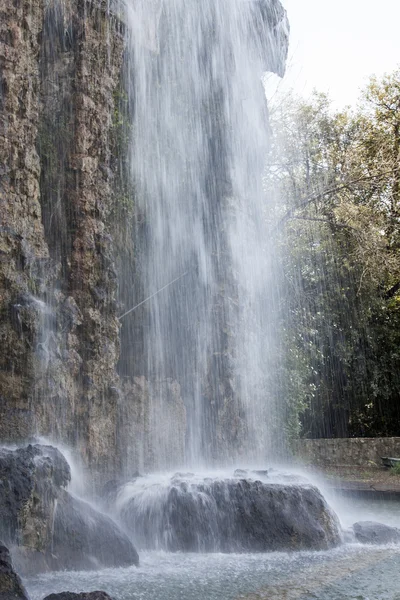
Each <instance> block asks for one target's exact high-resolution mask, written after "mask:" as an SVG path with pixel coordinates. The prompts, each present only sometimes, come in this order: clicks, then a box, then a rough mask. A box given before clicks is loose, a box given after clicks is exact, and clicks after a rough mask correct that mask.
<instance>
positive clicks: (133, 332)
mask: <svg viewBox="0 0 400 600" xmlns="http://www.w3.org/2000/svg"><path fill="white" fill-rule="evenodd" d="M127 14H128V23H129V27H130V33H131V35H130V45H129V47H128V51H127V71H128V76H127V90H128V96H129V102H130V106H131V111H132V115H133V116H132V140H131V174H132V181H133V185H134V188H135V203H136V206H135V214H136V224H135V227H134V230H133V233H132V235H133V240H134V246H135V252H136V259H135V260H136V264H135V269H134V273H133V275H132V265H131V264H129V265H126V269H124V272H123V273H122V274H121V287H123V288H124V290H125V292H124V298H123V300H124V310H122V311H121V312H122V313H123V314H124V313H126V312H127V311H129V310H130V309H131V307H133V306H136V305H140V306H138V309H137V310H135V311H132V312H131V313H129V314H127V315H125V316H123V318H121V323H122V348H121V354H122V359H121V374H122V376H123V377H124V379H125V380H127V379H129V378H131V377H133V376H144V377H145V378H146V380H147V381H148V385H149V396H150V398H149V400H148V402H149V403H150V409H149V417H148V422H147V423H146V427H147V428H148V431H149V432H150V433H149V435H150V437H151V442H150V446H151V452H150V453H149V454H151V457H152V458H151V464H146V459H142V464H139V465H138V464H136V465H134V466H135V468H138V467H139V469H140V468H146V467H147V468H149V467H150V468H153V469H154V468H159V469H162V468H174V467H176V466H178V465H179V464H189V465H199V464H210V463H218V464H222V463H232V462H233V461H235V459H236V458H237V457H238V456H243V455H245V456H246V458H247V459H256V458H258V459H259V458H263V457H265V455H266V453H267V452H268V451H271V448H274V449H277V446H280V447H281V446H282V445H283V444H281V443H280V442H281V441H282V440H281V439H279V443H278V444H277V438H276V435H275V433H276V430H279V426H280V423H279V419H278V416H277V414H276V413H277V410H278V409H277V406H276V403H277V402H278V399H277V395H276V393H275V390H274V385H275V384H276V380H275V377H276V372H275V366H276V365H275V366H274V349H275V344H276V343H277V340H276V338H275V323H274V317H273V303H274V294H273V288H274V282H273V280H272V273H273V270H272V268H271V262H273V260H274V249H273V246H272V243H271V241H270V239H269V236H268V227H267V225H268V224H267V215H266V201H265V198H264V195H263V190H262V174H263V165H264V162H265V153H266V148H267V145H268V119H267V108H266V100H265V94H264V89H263V85H262V82H261V80H262V76H263V73H264V72H265V70H267V69H270V70H274V71H277V72H280V73H282V72H283V70H284V62H285V57H286V52H287V35H288V31H287V21H286V16H285V13H284V11H283V9H282V7H281V6H280V4H278V3H277V2H275V0H272V1H267V0H250V1H248V0H201V1H200V0H192V1H190V2H188V1H187V0H164V1H163V0H151V1H149V0H128V1H127ZM129 277H132V279H131V280H129ZM170 282H174V283H173V284H172V285H171V286H168V288H166V287H165V286H167V285H168V284H169V283H170ZM158 290H162V291H161V292H160V293H156V292H157V291H158ZM147 298H150V299H149V300H148V301H147V302H145V303H144V304H141V302H142V301H143V299H147ZM138 336H139V337H140V336H142V345H140V343H139V342H138ZM135 344H136V346H137V347H138V348H139V350H138V351H137V353H136V354H135V351H134V349H132V348H134V347H135ZM128 356H129V358H127V357H128ZM171 381H176V382H177V383H178V384H179V389H180V394H181V396H182V399H183V404H184V407H185V408H184V410H181V412H180V413H179V414H177V413H176V410H175V408H174V405H173V403H171V402H169V400H168V397H169V386H170V385H171ZM127 401H128V402H129V401H131V402H133V400H132V399H129V398H128V400H127ZM279 402H280V399H279ZM178 419H180V421H182V422H183V427H182V428H181V430H182V431H183V433H182V431H181V430H180V429H179V426H178V423H177V421H178ZM174 436H176V437H179V436H181V437H184V440H183V443H182V444H180V445H179V444H177V445H176V446H177V449H176V448H174V444H173V443H172V440H173V438H174ZM272 439H273V440H274V441H273V442H272ZM182 447H184V450H183V451H182V450H181V448H182Z"/></svg>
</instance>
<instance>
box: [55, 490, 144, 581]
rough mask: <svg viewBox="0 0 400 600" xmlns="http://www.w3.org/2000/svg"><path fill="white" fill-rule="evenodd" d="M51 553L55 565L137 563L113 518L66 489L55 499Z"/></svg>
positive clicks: (118, 565) (87, 566)
mask: <svg viewBox="0 0 400 600" xmlns="http://www.w3.org/2000/svg"><path fill="white" fill-rule="evenodd" d="M52 554H53V557H54V558H53V565H52V566H53V568H55V569H63V568H68V569H94V568H98V567H99V566H102V567H120V566H129V565H138V564H139V556H138V554H137V552H136V550H135V548H134V547H133V545H132V543H131V541H130V540H129V539H128V537H127V536H126V535H125V534H124V532H123V531H121V530H120V529H119V527H118V526H117V525H116V523H114V521H112V520H111V519H110V518H109V517H107V516H106V515H104V514H102V513H100V512H98V511H97V510H95V509H94V508H93V507H92V506H91V505H90V504H87V503H86V502H83V501H82V500H79V499H78V498H74V497H73V496H71V495H70V494H68V493H66V492H64V493H63V494H61V496H60V498H59V500H58V505H57V511H56V516H55V521H54V535H53V545H52Z"/></svg>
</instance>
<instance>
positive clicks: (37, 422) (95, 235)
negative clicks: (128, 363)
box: [0, 0, 123, 478]
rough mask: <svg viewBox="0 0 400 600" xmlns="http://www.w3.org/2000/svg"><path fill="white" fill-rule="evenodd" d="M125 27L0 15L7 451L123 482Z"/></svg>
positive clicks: (101, 20) (93, 18)
mask: <svg viewBox="0 0 400 600" xmlns="http://www.w3.org/2000/svg"><path fill="white" fill-rule="evenodd" d="M122 52H123V35H122V26H121V22H120V21H119V19H118V18H117V17H116V15H115V14H114V13H113V12H112V11H110V9H109V7H108V3H107V2H103V1H102V0H93V1H92V0H66V2H62V3H59V2H47V1H46V0H34V1H33V2H31V1H30V0H21V1H20V2H17V3H11V4H10V3H7V2H6V3H2V5H1V8H0V71H1V81H0V87H1V100H0V164H1V165H2V166H1V169H0V176H1V191H0V315H1V319H0V342H1V347H2V353H1V357H0V370H1V376H0V440H2V441H4V442H19V441H21V440H27V439H29V437H30V436H32V435H33V434H38V433H39V434H41V435H46V436H51V437H52V438H53V439H58V440H62V441H64V442H67V443H70V444H73V445H75V446H76V447H78V448H79V449H80V451H81V453H82V456H83V458H84V460H85V462H86V463H87V465H88V466H89V467H91V468H92V469H93V472H94V474H95V475H96V476H97V477H98V478H101V476H102V475H104V477H106V476H107V475H109V474H110V473H112V472H114V471H115V467H116V466H117V463H118V457H117V452H116V445H117V444H116V428H117V421H118V415H117V408H118V407H117V401H118V394H117V393H116V392H115V389H116V388H117V387H118V377H117V374H116V368H115V367H116V362H117V359H118V335H119V325H118V320H117V318H116V305H115V296H116V275H115V272H114V268H113V257H112V253H111V238H110V235H109V229H110V227H109V223H108V221H109V214H110V212H111V210H112V206H113V191H112V178H113V164H112V157H111V148H112V136H113V117H114V94H115V90H116V88H117V87H118V85H119V78H120V69H121V64H122Z"/></svg>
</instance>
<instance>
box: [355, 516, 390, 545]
mask: <svg viewBox="0 0 400 600" xmlns="http://www.w3.org/2000/svg"><path fill="white" fill-rule="evenodd" d="M353 531H354V535H355V538H356V540H357V541H358V542H361V543H362V544H400V530H399V529H396V527H389V526H388V525H383V524H382V523H375V522H374V521H359V522H358V523H354V525H353Z"/></svg>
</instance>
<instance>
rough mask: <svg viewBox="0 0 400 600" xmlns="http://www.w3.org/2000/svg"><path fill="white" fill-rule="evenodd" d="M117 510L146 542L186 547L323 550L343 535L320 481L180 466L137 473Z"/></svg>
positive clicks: (146, 544) (186, 549)
mask: <svg viewBox="0 0 400 600" xmlns="http://www.w3.org/2000/svg"><path fill="white" fill-rule="evenodd" d="M118 505H119V510H120V518H121V519H122V521H123V522H124V524H125V525H126V527H127V528H129V529H130V531H131V532H132V534H134V536H135V539H136V541H137V543H138V544H139V545H140V546H142V547H144V548H159V549H164V550H169V551H174V552H178V551H182V552H265V551H271V550H273V551H277V550H301V549H315V550H325V549H327V548H331V547H333V546H336V545H338V544H339V543H340V542H341V532H340V526H339V523H338V519H337V517H336V516H335V514H334V513H333V512H332V511H331V510H330V508H329V507H328V505H327V504H326V502H325V500H324V498H323V497H322V495H321V493H320V492H319V491H318V489H317V488H315V487H313V486H311V485H307V484H304V483H302V484H299V483H292V484H290V483H285V482H283V483H280V484H279V483H268V482H267V481H265V480H264V481H260V480H257V479H240V478H236V479H234V478H231V479H212V478H209V479H204V480H202V481H199V480H198V479H196V478H195V477H194V476H191V475H180V474H177V475H176V476H174V477H173V478H172V479H170V480H169V481H164V482H160V483H159V484H158V485H157V484H156V483H155V481H153V479H149V480H146V478H139V479H137V480H136V482H135V483H134V484H132V485H131V486H130V485H129V484H128V485H127V486H126V488H125V489H123V490H121V492H120V496H119V503H118Z"/></svg>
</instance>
